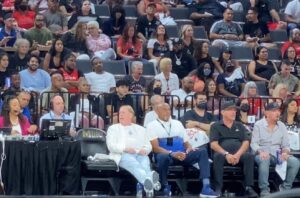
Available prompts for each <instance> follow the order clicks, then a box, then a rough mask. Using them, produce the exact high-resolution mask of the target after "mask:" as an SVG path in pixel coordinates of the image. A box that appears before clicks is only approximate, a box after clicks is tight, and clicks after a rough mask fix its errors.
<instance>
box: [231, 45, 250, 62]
mask: <svg viewBox="0 0 300 198" xmlns="http://www.w3.org/2000/svg"><path fill="white" fill-rule="evenodd" d="M231 50H232V59H234V60H237V61H251V60H253V52H252V48H251V47H245V46H234V47H232V48H231Z"/></svg>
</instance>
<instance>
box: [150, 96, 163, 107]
mask: <svg viewBox="0 0 300 198" xmlns="http://www.w3.org/2000/svg"><path fill="white" fill-rule="evenodd" d="M150 101H151V106H152V108H153V109H155V108H156V106H157V105H159V104H162V103H163V102H164V99H163V97H161V96H160V95H154V96H152V97H151V100H150Z"/></svg>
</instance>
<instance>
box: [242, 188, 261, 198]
mask: <svg viewBox="0 0 300 198" xmlns="http://www.w3.org/2000/svg"><path fill="white" fill-rule="evenodd" d="M245 196H247V197H249V198H256V197H258V194H257V193H256V192H255V191H254V190H253V188H252V187H250V186H248V187H246V190H245Z"/></svg>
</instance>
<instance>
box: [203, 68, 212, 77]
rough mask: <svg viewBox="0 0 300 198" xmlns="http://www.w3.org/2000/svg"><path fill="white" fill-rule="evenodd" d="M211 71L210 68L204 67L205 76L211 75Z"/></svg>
mask: <svg viewBox="0 0 300 198" xmlns="http://www.w3.org/2000/svg"><path fill="white" fill-rule="evenodd" d="M210 73H211V70H210V69H204V70H203V74H204V76H209V74H210Z"/></svg>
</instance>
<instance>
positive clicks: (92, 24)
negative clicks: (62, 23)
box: [87, 21, 99, 29]
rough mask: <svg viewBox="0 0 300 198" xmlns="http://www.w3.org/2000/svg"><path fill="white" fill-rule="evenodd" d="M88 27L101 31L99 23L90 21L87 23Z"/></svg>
mask: <svg viewBox="0 0 300 198" xmlns="http://www.w3.org/2000/svg"><path fill="white" fill-rule="evenodd" d="M87 26H92V27H95V28H97V29H99V23H98V22H97V21H89V22H88V23H87Z"/></svg>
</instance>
